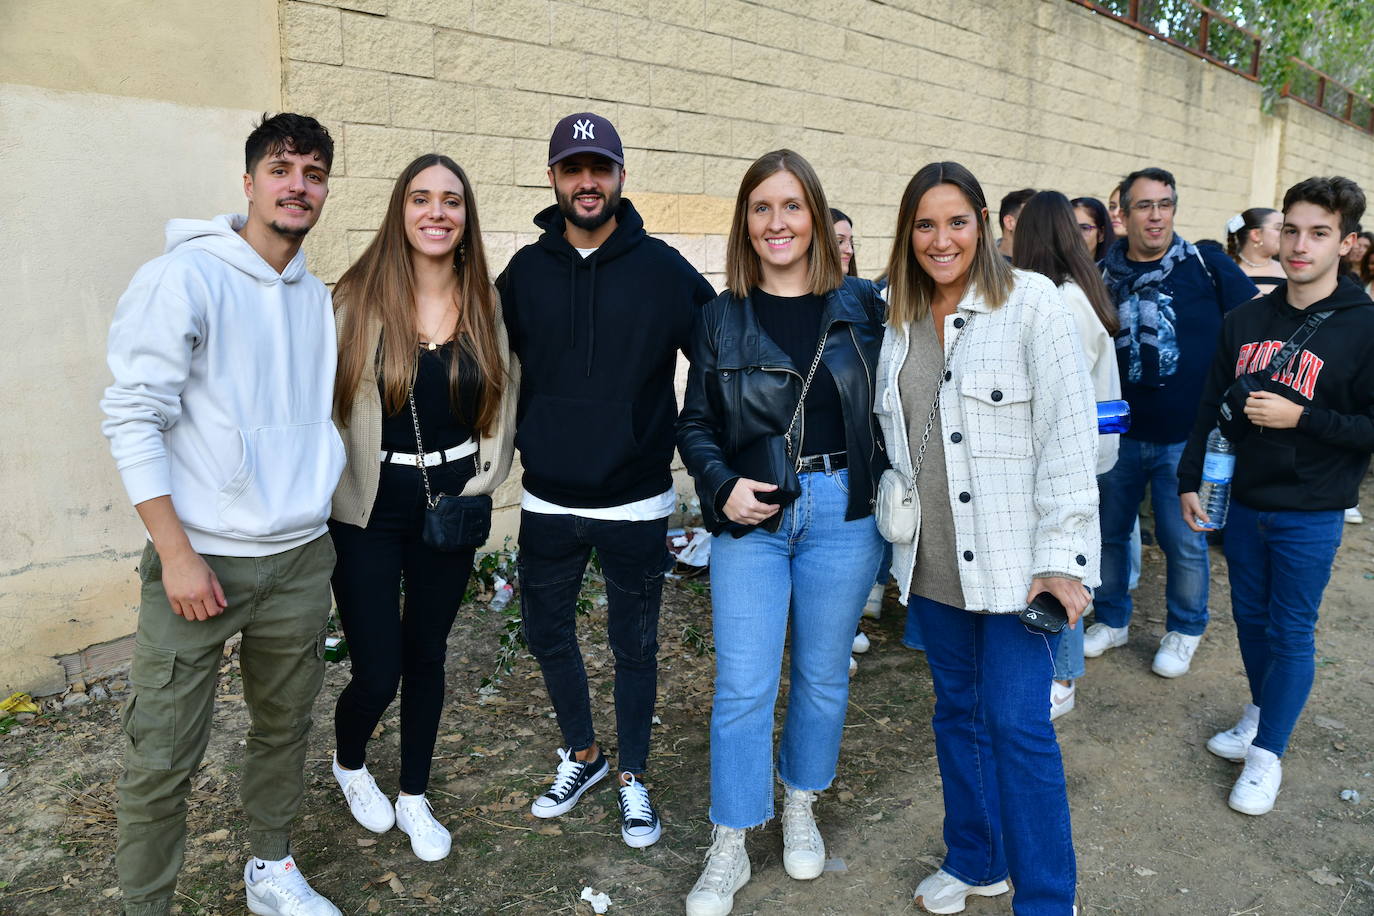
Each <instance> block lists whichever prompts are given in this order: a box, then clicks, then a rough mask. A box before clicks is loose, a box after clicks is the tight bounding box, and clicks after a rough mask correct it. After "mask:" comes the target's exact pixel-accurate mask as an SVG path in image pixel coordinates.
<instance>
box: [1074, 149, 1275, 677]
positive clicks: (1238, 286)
mask: <svg viewBox="0 0 1374 916" xmlns="http://www.w3.org/2000/svg"><path fill="white" fill-rule="evenodd" d="M1177 208H1178V190H1177V186H1176V184H1175V183H1174V176H1173V175H1171V174H1170V173H1168V172H1166V171H1165V170H1164V169H1160V168H1146V169H1141V170H1139V171H1136V172H1132V173H1131V174H1129V175H1127V176H1126V178H1125V179H1124V180H1123V181H1122V182H1121V213H1122V219H1123V221H1124V222H1125V224H1126V237H1125V238H1124V239H1118V240H1117V241H1116V242H1115V243H1114V244H1113V245H1112V247H1111V248H1110V249H1108V251H1107V256H1106V258H1105V259H1104V260H1103V262H1102V263H1103V270H1102V274H1103V279H1104V280H1106V282H1107V288H1108V290H1110V292H1111V295H1112V299H1113V301H1114V302H1115V303H1116V306H1117V312H1118V315H1119V316H1120V318H1121V331H1120V332H1119V333H1118V334H1117V338H1116V355H1117V363H1118V366H1119V368H1120V370H1121V396H1122V397H1123V398H1125V399H1126V401H1127V402H1128V403H1129V404H1130V405H1131V429H1130V431H1129V432H1127V433H1125V434H1124V435H1122V437H1121V445H1120V450H1119V453H1118V458H1117V463H1116V466H1115V467H1113V468H1112V469H1111V470H1110V471H1108V472H1107V473H1105V474H1103V475H1102V476H1101V477H1100V478H1098V481H1099V488H1100V491H1101V508H1100V511H1101V521H1102V586H1101V588H1099V589H1098V590H1097V592H1096V593H1095V594H1094V596H1093V604H1094V607H1095V609H1096V614H1097V620H1096V622H1095V623H1094V624H1093V625H1092V626H1090V627H1088V629H1087V631H1086V632H1085V633H1084V637H1083V654H1084V655H1086V656H1088V657H1089V658H1093V657H1096V656H1098V655H1101V654H1102V653H1103V652H1105V651H1107V650H1108V649H1112V648H1115V647H1117V646H1124V645H1125V644H1126V641H1127V639H1128V638H1129V634H1130V624H1131V595H1130V592H1129V591H1128V590H1127V581H1126V580H1127V576H1128V559H1127V550H1128V544H1129V541H1130V536H1131V528H1132V526H1133V525H1134V523H1135V519H1136V512H1137V510H1138V508H1139V506H1140V502H1141V499H1143V498H1144V495H1145V488H1146V486H1147V485H1148V487H1149V489H1150V499H1151V503H1152V504H1153V506H1154V520H1155V541H1156V542H1157V543H1158V544H1159V546H1160V549H1162V550H1163V551H1164V557H1165V560H1166V563H1167V584H1166V587H1165V606H1166V611H1167V619H1166V624H1165V629H1166V632H1165V634H1164V638H1163V639H1162V640H1161V641H1160V646H1159V651H1158V652H1156V653H1155V657H1154V663H1153V664H1152V666H1151V670H1152V671H1154V673H1155V674H1158V675H1160V676H1161V677H1169V678H1174V677H1180V676H1182V675H1184V674H1187V673H1188V669H1189V667H1190V665H1191V664H1192V659H1193V653H1194V652H1195V651H1196V650H1197V646H1198V642H1199V641H1200V640H1201V639H1202V633H1203V631H1204V630H1206V629H1207V592H1208V576H1209V570H1208V558H1207V540H1206V536H1205V535H1203V534H1200V533H1197V532H1194V531H1192V530H1190V529H1189V528H1188V526H1187V525H1185V524H1184V523H1183V520H1182V518H1181V517H1180V515H1179V512H1178V509H1177V506H1176V504H1175V501H1174V494H1175V493H1177V492H1178V462H1179V458H1180V457H1181V456H1182V453H1183V446H1184V444H1185V443H1186V442H1187V439H1188V434H1189V432H1190V428H1191V426H1192V422H1193V417H1194V416H1195V415H1196V414H1197V405H1198V400H1199V399H1200V397H1201V395H1202V386H1203V383H1204V381H1205V379H1206V376H1207V370H1208V367H1209V366H1210V365H1211V362H1212V357H1213V354H1214V352H1215V350H1216V345H1217V337H1218V334H1219V333H1220V331H1221V321H1222V316H1223V315H1224V314H1225V313H1226V312H1228V311H1230V310H1231V309H1233V308H1235V307H1236V306H1238V305H1240V304H1241V303H1243V302H1246V301H1248V300H1249V299H1251V298H1252V297H1253V296H1254V295H1255V294H1256V292H1257V290H1256V288H1255V284H1254V283H1252V282H1251V281H1250V278H1249V277H1247V276H1246V275H1245V274H1244V273H1242V272H1241V270H1240V268H1239V267H1237V266H1236V265H1235V263H1234V262H1233V261H1232V260H1231V259H1230V258H1229V257H1227V255H1226V253H1225V252H1224V251H1222V250H1221V249H1220V248H1215V247H1212V246H1204V247H1202V248H1198V247H1196V246H1194V245H1193V244H1192V243H1191V242H1189V241H1187V240H1186V239H1184V238H1182V237H1180V236H1179V235H1178V234H1177V233H1175V232H1174V213H1175V211H1176V210H1177Z"/></svg>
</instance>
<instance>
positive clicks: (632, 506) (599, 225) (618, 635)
mask: <svg viewBox="0 0 1374 916" xmlns="http://www.w3.org/2000/svg"><path fill="white" fill-rule="evenodd" d="M624 165H625V155H624V150H623V149H622V147H621V143H620V137H619V135H618V134H617V133H616V130H615V128H614V127H613V126H612V125H611V122H610V121H607V120H606V119H605V118H603V117H600V116H599V115H595V114H592V113H590V112H582V113H579V114H572V115H568V116H567V117H566V118H564V119H563V120H561V121H559V122H558V125H557V126H556V127H555V128H554V131H553V135H552V137H550V139H549V183H550V184H551V185H552V186H553V189H554V197H555V199H556V200H557V203H556V204H555V205H554V206H552V207H549V208H548V209H546V210H544V211H542V212H540V213H539V214H538V215H537V216H536V217H535V218H534V222H535V225H537V226H539V228H540V229H542V230H543V233H544V234H543V235H542V236H541V237H540V238H539V240H538V241H537V242H535V243H534V244H532V245H527V246H525V247H524V248H522V249H521V250H520V251H518V252H516V254H515V257H513V258H512V259H511V262H510V265H509V266H508V267H507V268H506V270H505V271H504V272H503V273H502V275H501V277H500V278H499V279H498V280H497V281H496V282H497V287H498V288H499V289H500V291H501V300H502V305H503V307H504V310H505V317H506V324H507V327H508V329H509V332H510V341H511V348H512V349H513V350H514V351H515V353H516V354H517V355H518V356H519V358H520V363H521V366H522V377H521V384H520V402H519V412H518V418H517V426H516V436H515V444H516V446H517V447H518V448H519V449H520V459H521V462H522V464H523V465H524V481H523V482H524V487H525V493H524V497H523V499H522V500H521V504H520V506H521V512H520V559H519V575H520V594H521V601H522V612H523V616H524V633H525V639H526V642H527V643H528V644H529V648H530V652H531V653H532V654H533V655H534V657H535V658H536V659H538V660H539V665H540V667H541V668H542V669H543V672H544V684H545V686H546V687H547V688H548V691H549V698H550V699H551V700H552V701H553V707H554V711H555V713H556V714H557V716H558V725H559V728H560V729H561V730H562V733H563V742H564V744H565V745H566V747H564V748H561V749H560V750H559V752H558V753H559V757H560V758H561V760H560V762H559V765H558V772H557V775H556V776H555V778H554V781H553V785H552V786H551V787H550V789H549V791H548V792H546V793H545V794H544V795H542V796H540V797H539V798H538V799H536V800H535V801H534V804H533V805H532V807H531V811H532V813H534V814H535V815H536V816H538V817H557V816H558V815H561V814H564V813H565V812H567V811H568V810H570V809H571V808H572V807H573V805H575V804H577V801H578V799H580V798H581V797H582V794H583V792H585V791H586V790H587V789H589V788H590V787H591V786H592V785H594V784H595V783H597V782H598V781H600V780H601V779H602V778H603V777H604V776H605V775H606V774H607V773H608V772H609V769H610V767H609V764H608V763H607V761H606V758H605V756H604V755H603V754H602V753H601V750H600V748H599V747H598V746H597V741H596V732H595V730H594V728H593V726H592V714H591V702H590V698H589V696H588V692H587V673H586V669H585V668H584V666H583V663H582V652H581V650H580V649H579V647H578V643H577V625H576V607H577V596H578V592H579V590H580V589H581V586H582V576H583V573H584V572H585V570H586V566H587V560H588V558H589V557H590V554H591V551H592V550H593V548H594V549H595V550H596V553H597V558H598V560H599V561H600V565H601V571H602V573H603V574H604V575H605V579H606V600H607V617H608V621H607V624H608V629H609V636H610V645H611V651H612V653H613V654H614V655H615V705H616V729H617V732H618V737H619V748H618V757H619V761H618V762H619V765H620V810H621V820H622V826H621V836H622V837H623V838H624V840H625V842H626V843H627V844H628V845H630V846H634V847H642V846H648V845H651V844H652V843H654V842H656V841H657V840H658V838H659V834H660V826H659V820H658V815H657V813H656V812H655V811H654V808H653V806H652V804H651V803H650V801H649V794H648V791H647V790H646V788H645V786H644V783H643V777H644V770H645V766H646V764H647V758H648V752H649V728H650V724H651V720H652V719H653V713H654V701H655V695H656V693H657V689H658V612H659V599H660V596H661V593H662V588H663V573H664V571H665V569H666V567H667V541H666V535H667V529H668V516H669V515H670V514H672V512H673V509H674V508H675V506H676V503H677V496H676V492H675V491H674V488H673V479H672V474H671V472H670V470H669V466H670V464H671V462H672V456H673V436H674V421H675V420H676V417H677V399H676V397H675V396H674V391H673V378H674V370H675V368H676V362H677V352H678V351H679V350H685V348H686V346H687V342H688V338H689V336H690V332H691V328H692V321H693V318H694V316H695V312H696V308H697V307H698V306H700V305H701V304H702V303H704V302H707V301H709V300H710V299H712V298H714V296H715V291H714V290H713V289H712V288H711V285H710V284H709V283H707V282H706V281H705V280H704V279H703V278H702V277H701V275H700V274H698V273H697V272H696V270H695V269H693V268H692V266H691V265H690V264H688V263H687V261H686V260H685V259H684V258H683V257H682V255H680V254H679V253H678V252H677V251H676V250H675V249H674V248H672V247H670V246H669V245H667V244H665V243H663V242H661V241H659V240H658V239H654V238H650V237H649V235H648V234H646V233H645V231H644V221H643V220H642V219H640V216H639V214H638V213H637V212H635V208H634V206H633V205H631V203H630V202H629V201H628V200H623V199H622V198H621V196H620V192H621V189H622V188H623V186H624V182H625V167H624Z"/></svg>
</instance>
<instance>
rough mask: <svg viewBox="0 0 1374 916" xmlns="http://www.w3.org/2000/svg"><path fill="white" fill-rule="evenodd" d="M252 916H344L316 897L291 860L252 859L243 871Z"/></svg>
mask: <svg viewBox="0 0 1374 916" xmlns="http://www.w3.org/2000/svg"><path fill="white" fill-rule="evenodd" d="M243 886H244V888H245V889H246V891H247V894H248V912H250V913H254V914H256V916H343V914H342V913H341V912H339V908H338V907H336V906H335V905H334V904H332V903H330V902H329V901H328V900H326V899H325V898H324V897H321V896H320V895H319V894H317V893H315V889H314V888H312V887H311V886H310V884H309V882H307V881H306V880H305V875H303V874H301V873H300V869H298V868H297V867H296V860H295V859H293V858H292V857H291V856H287V857H286V858H285V859H281V860H278V861H276V862H264V861H263V860H262V859H249V860H248V864H247V865H245V866H244V867H243Z"/></svg>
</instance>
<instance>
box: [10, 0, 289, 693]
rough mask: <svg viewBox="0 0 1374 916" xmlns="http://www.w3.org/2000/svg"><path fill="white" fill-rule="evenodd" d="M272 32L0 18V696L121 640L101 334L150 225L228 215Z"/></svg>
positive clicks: (268, 95) (252, 7)
mask: <svg viewBox="0 0 1374 916" xmlns="http://www.w3.org/2000/svg"><path fill="white" fill-rule="evenodd" d="M150 7H156V10H155V12H156V14H150V12H151V11H150ZM277 15H278V4H277V2H276V0H251V2H235V3H222V4H218V3H215V4H212V3H204V2H200V0H157V2H156V3H149V2H115V0H91V2H83V3H79V4H71V3H62V4H59V3H54V2H47V0H24V2H19V0H3V2H0V176H3V183H4V187H5V189H6V194H7V199H6V203H5V209H4V214H3V216H0V250H3V251H4V252H5V255H6V269H5V270H4V271H3V272H0V321H3V324H4V327H5V337H4V343H3V347H4V353H5V359H4V360H0V390H3V391H4V392H5V393H6V395H5V399H4V403H5V409H4V412H3V420H0V422H3V429H0V467H3V468H4V473H3V475H2V476H0V505H3V506H4V507H5V523H4V524H3V525H0V694H4V693H7V692H8V691H9V690H11V689H15V688H20V687H25V688H37V689H43V688H45V687H48V688H51V687H53V686H61V683H62V679H61V669H60V668H59V666H58V665H57V663H56V661H55V656H58V655H60V654H64V653H69V652H74V651H78V650H80V649H83V648H85V647H87V646H90V645H92V644H94V643H99V642H102V641H105V640H109V639H113V638H116V637H119V636H123V635H125V634H127V633H129V632H131V631H132V630H133V628H134V613H133V610H134V607H135V603H136V600H137V595H136V585H137V577H136V576H135V575H134V566H135V563H136V553H137V551H138V550H139V549H140V548H141V545H142V541H143V533H142V528H141V527H140V526H139V525H138V523H137V519H136V517H135V515H134V513H133V510H132V509H131V508H130V506H129V504H128V501H127V499H126V498H125V496H124V492H123V487H122V486H121V485H120V483H119V479H118V477H117V475H116V474H115V471H114V466H113V463H112V462H111V460H110V457H109V450H108V447H107V445H106V442H105V439H104V437H103V436H101V434H100V428H99V424H100V412H99V408H98V406H97V401H98V399H99V397H100V394H101V391H102V390H103V389H104V387H105V385H106V384H108V380H109V373H108V370H107V369H106V367H105V360H104V350H105V336H106V331H107V329H108V327H109V322H110V317H111V315H112V314H113V312H114V306H115V302H116V300H117V299H118V297H119V294H120V293H121V292H122V291H123V289H124V286H125V285H126V284H127V283H128V280H129V278H130V277H131V276H132V275H133V272H134V271H135V270H136V269H137V268H138V266H139V265H140V264H141V263H143V262H144V261H146V260H148V259H150V258H152V257H155V256H156V255H158V254H160V253H161V251H162V247H163V237H162V228H163V224H164V223H165V222H166V220H167V219H169V218H171V217H177V216H212V215H214V214H215V213H221V212H228V211H230V210H235V209H241V208H242V206H243V205H242V199H243V192H242V186H241V183H240V177H239V176H240V175H242V173H243V140H244V137H245V136H246V135H247V133H248V131H249V130H250V129H251V122H252V119H253V117H254V116H255V113H261V112H262V111H263V110H264V109H275V108H277V107H278V106H279V105H280V92H281V88H280V87H281V65H280V55H279V52H278V37H277V36H278V20H277ZM211 36H213V39H214V40H207V38H209V37H211Z"/></svg>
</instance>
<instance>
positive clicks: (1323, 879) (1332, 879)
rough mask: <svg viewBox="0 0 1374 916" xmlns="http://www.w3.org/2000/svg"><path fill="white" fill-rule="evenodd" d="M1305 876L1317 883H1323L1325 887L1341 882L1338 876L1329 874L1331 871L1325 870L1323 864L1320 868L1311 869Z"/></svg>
mask: <svg viewBox="0 0 1374 916" xmlns="http://www.w3.org/2000/svg"><path fill="white" fill-rule="evenodd" d="M1307 877H1309V878H1311V879H1312V880H1313V881H1315V882H1317V883H1318V884H1322V885H1325V886H1326V887H1335V886H1336V885H1337V884H1341V883H1343V882H1342V881H1341V878H1340V876H1339V875H1333V874H1331V872H1329V871H1327V870H1326V866H1325V865H1323V866H1322V867H1321V868H1314V869H1312V870H1311V871H1309V872H1308V873H1307Z"/></svg>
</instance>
